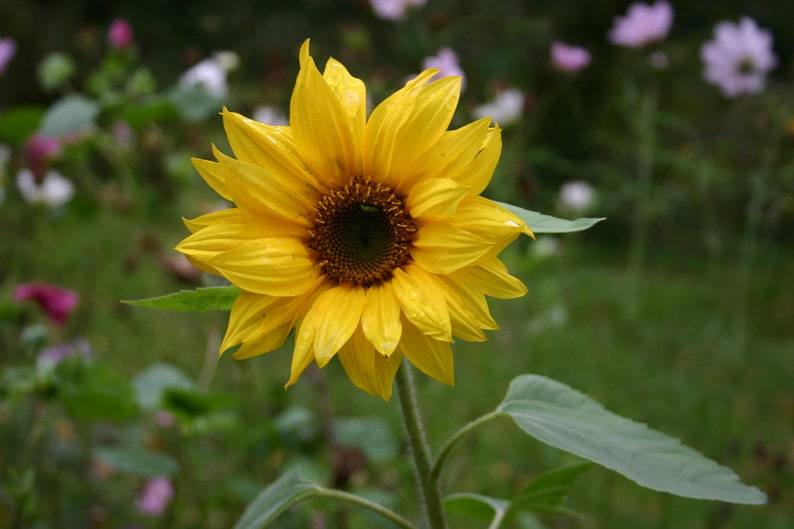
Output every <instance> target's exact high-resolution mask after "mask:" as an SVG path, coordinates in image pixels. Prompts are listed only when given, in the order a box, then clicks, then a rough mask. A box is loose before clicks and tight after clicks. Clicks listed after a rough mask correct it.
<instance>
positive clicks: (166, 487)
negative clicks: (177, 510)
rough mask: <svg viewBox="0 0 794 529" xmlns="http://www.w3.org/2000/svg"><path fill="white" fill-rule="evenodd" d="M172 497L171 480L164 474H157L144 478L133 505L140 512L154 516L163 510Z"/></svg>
mask: <svg viewBox="0 0 794 529" xmlns="http://www.w3.org/2000/svg"><path fill="white" fill-rule="evenodd" d="M173 497H174V486H173V485H172V484H171V480H170V479H168V478H167V477H165V476H159V477H156V478H152V479H149V480H146V483H145V484H144V485H143V491H141V495H140V496H138V500H137V501H136V502H135V505H136V506H137V507H138V510H139V511H141V512H142V513H144V514H151V515H155V516H156V515H160V514H163V512H165V509H166V507H168V504H169V503H170V502H171V500H172V499H173Z"/></svg>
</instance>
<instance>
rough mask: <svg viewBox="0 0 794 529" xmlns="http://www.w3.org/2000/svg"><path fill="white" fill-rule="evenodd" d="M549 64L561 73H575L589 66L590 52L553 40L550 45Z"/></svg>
mask: <svg viewBox="0 0 794 529" xmlns="http://www.w3.org/2000/svg"><path fill="white" fill-rule="evenodd" d="M550 54H551V63H552V64H553V65H554V67H555V68H557V69H559V70H562V71H563V72H569V73H576V72H578V71H579V70H581V69H582V68H584V67H585V66H587V65H588V64H590V52H589V51H587V50H586V49H584V48H580V47H579V46H570V45H568V44H565V43H564V42H560V41H557V40H555V41H554V42H552V43H551V51H550Z"/></svg>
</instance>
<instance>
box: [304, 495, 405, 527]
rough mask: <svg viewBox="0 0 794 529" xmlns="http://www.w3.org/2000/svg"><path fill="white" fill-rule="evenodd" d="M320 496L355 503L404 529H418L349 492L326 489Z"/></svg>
mask: <svg viewBox="0 0 794 529" xmlns="http://www.w3.org/2000/svg"><path fill="white" fill-rule="evenodd" d="M318 494H319V495H320V496H323V497H325V498H333V499H336V500H342V501H346V502H348V503H353V504H355V505H358V506H359V507H364V508H365V509H369V510H370V511H372V512H374V513H377V514H380V515H381V516H383V517H384V518H386V519H387V520H389V521H391V522H393V523H394V524H395V525H397V526H398V527H402V528H403V529H416V526H415V525H413V524H412V523H411V522H409V521H408V520H406V519H405V518H403V517H402V516H400V515H399V514H397V513H396V512H394V511H391V510H389V509H387V508H386V507H384V506H383V505H380V504H378V503H375V502H372V501H369V500H368V499H366V498H362V497H361V496H356V495H355V494H350V493H349V492H344V491H341V490H336V489H326V488H322V489H320V490H319V491H318Z"/></svg>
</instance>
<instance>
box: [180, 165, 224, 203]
mask: <svg viewBox="0 0 794 529" xmlns="http://www.w3.org/2000/svg"><path fill="white" fill-rule="evenodd" d="M190 161H191V162H193V167H195V168H196V171H198V174H199V175H201V178H203V179H204V181H205V182H207V184H208V185H209V186H210V187H211V188H212V189H213V190H214V191H215V192H216V193H218V194H219V195H220V196H222V197H223V198H225V199H226V200H229V201H232V195H231V192H230V191H229V187H228V186H227V185H226V170H225V169H224V168H223V166H221V164H220V163H218V162H213V161H210V160H202V159H200V158H191V160H190Z"/></svg>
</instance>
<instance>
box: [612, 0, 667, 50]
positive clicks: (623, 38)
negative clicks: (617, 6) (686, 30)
mask: <svg viewBox="0 0 794 529" xmlns="http://www.w3.org/2000/svg"><path fill="white" fill-rule="evenodd" d="M672 25H673V8H672V7H671V6H670V4H668V3H667V2H664V1H662V2H656V3H655V4H653V5H649V4H643V3H640V2H636V3H634V4H631V5H630V6H629V9H628V11H626V16H622V17H616V18H615V21H614V25H613V26H612V29H611V30H609V34H608V37H609V41H610V42H611V43H612V44H617V45H618V46H626V47H628V48H642V47H643V46H645V45H646V44H650V43H651V42H656V41H657V40H663V39H664V38H665V37H667V33H669V32H670V27H671V26H672Z"/></svg>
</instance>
